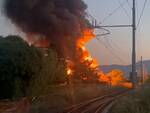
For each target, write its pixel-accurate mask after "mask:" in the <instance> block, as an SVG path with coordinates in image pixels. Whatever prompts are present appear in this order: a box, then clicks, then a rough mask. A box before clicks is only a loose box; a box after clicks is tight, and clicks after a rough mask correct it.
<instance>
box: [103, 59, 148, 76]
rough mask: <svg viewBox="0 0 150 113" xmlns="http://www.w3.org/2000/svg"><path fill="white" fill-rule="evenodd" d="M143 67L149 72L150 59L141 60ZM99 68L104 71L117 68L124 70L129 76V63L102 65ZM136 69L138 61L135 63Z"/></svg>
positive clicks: (138, 67) (138, 66)
mask: <svg viewBox="0 0 150 113" xmlns="http://www.w3.org/2000/svg"><path fill="white" fill-rule="evenodd" d="M143 65H144V68H145V69H146V71H147V72H148V73H150V60H145V61H143ZM100 69H101V70H103V71H104V72H105V73H108V72H110V71H111V70H113V69H119V70H122V71H124V73H125V75H126V77H129V73H130V72H131V65H102V66H100ZM137 70H138V72H139V70H140V62H138V63H137Z"/></svg>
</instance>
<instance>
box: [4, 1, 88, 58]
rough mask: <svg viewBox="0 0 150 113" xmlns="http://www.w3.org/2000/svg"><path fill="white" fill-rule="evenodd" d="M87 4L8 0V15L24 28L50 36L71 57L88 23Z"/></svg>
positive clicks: (62, 51) (52, 42)
mask: <svg viewBox="0 0 150 113" xmlns="http://www.w3.org/2000/svg"><path fill="white" fill-rule="evenodd" d="M86 8H87V6H86V5H85V3H84V2H83V1H82V0H5V4H4V9H5V14H6V16H7V17H8V18H10V19H11V20H12V22H13V23H15V24H16V25H17V26H18V27H19V28H21V29H22V31H24V32H25V33H26V34H28V35H31V34H32V35H40V36H43V37H46V40H47V41H49V42H50V44H51V45H53V46H54V47H55V48H56V50H57V51H58V52H59V53H63V55H64V56H68V57H70V58H73V57H74V56H75V54H76V52H75V51H76V50H75V49H76V47H75V46H76V41H77V38H78V37H80V36H81V35H82V32H83V30H84V29H85V28H86V27H87V20H86V19H85V15H86V12H85V10H86ZM69 51H71V52H72V54H70V52H69ZM68 54H69V55H68Z"/></svg>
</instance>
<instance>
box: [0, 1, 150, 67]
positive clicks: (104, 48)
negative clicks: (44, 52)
mask: <svg viewBox="0 0 150 113" xmlns="http://www.w3.org/2000/svg"><path fill="white" fill-rule="evenodd" d="M84 1H85V3H86V4H87V5H88V9H87V12H89V13H90V14H91V15H92V16H93V17H94V18H96V19H97V21H98V22H101V21H102V20H103V19H104V18H105V17H107V16H108V15H109V14H110V13H111V12H112V10H114V9H116V8H117V7H118V6H119V5H120V4H119V2H118V1H120V2H121V3H125V2H124V1H126V0H111V2H110V0H84ZM130 1H131V0H130ZM137 1H138V3H137V6H138V17H139V14H140V12H141V9H142V6H143V3H144V0H143V1H141V0H137ZM2 3H3V0H0V7H1V13H0V34H1V35H4V36H6V35H8V34H21V35H22V36H24V34H23V33H21V31H19V29H17V28H16V27H15V26H14V25H13V24H12V23H11V22H10V21H9V19H7V18H6V17H4V15H3V10H2ZM130 5H131V3H130ZM125 10H126V12H127V14H126V13H125ZM149 10H150V2H148V3H147V5H146V9H145V12H144V15H143V17H142V20H141V24H140V26H139V27H138V32H137V44H138V46H137V52H138V54H137V57H138V59H139V58H140V56H141V55H143V56H144V58H145V59H150V53H149V48H150V44H149V42H150V38H149V31H148V29H149V27H150V23H149V20H150V14H149ZM130 23H131V8H130V6H129V4H125V5H124V8H120V9H119V10H118V11H117V12H116V13H115V14H114V15H112V16H111V17H109V18H108V19H106V20H105V21H104V22H102V25H113V24H130ZM109 30H110V31H111V34H110V35H108V36H105V37H98V38H99V40H96V39H94V40H91V41H90V42H89V43H88V44H87V47H88V49H89V50H90V52H91V54H92V56H93V57H95V58H96V59H97V60H98V61H99V62H100V64H106V65H109V64H130V62H131V61H130V59H131V58H130V57H131V38H132V37H131V36H132V34H131V28H121V29H118V28H117V29H116V28H115V29H112V28H111V29H109ZM101 32H102V31H96V33H97V34H98V33H101Z"/></svg>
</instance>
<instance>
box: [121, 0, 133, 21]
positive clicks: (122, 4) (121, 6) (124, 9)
mask: <svg viewBox="0 0 150 113" xmlns="http://www.w3.org/2000/svg"><path fill="white" fill-rule="evenodd" d="M118 3H119V5H120V6H121V8H122V9H123V11H124V12H125V14H126V15H127V17H129V18H130V16H129V14H128V12H127V10H126V9H125V8H124V6H123V4H121V2H120V1H119V0H118Z"/></svg>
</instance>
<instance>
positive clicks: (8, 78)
mask: <svg viewBox="0 0 150 113" xmlns="http://www.w3.org/2000/svg"><path fill="white" fill-rule="evenodd" d="M41 56H42V54H41V53H40V52H39V51H38V49H37V48H35V47H30V46H29V45H28V44H27V43H26V42H25V41H24V40H22V39H21V38H20V37H18V36H7V37H5V38H0V83H1V84H0V86H1V89H0V90H1V91H2V93H1V95H0V97H1V98H12V97H14V96H15V95H17V96H25V95H26V90H27V89H26V88H27V87H28V86H29V82H30V79H31V78H32V76H33V75H34V74H35V73H37V72H38V71H39V70H40V66H41V62H40V59H41Z"/></svg>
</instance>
